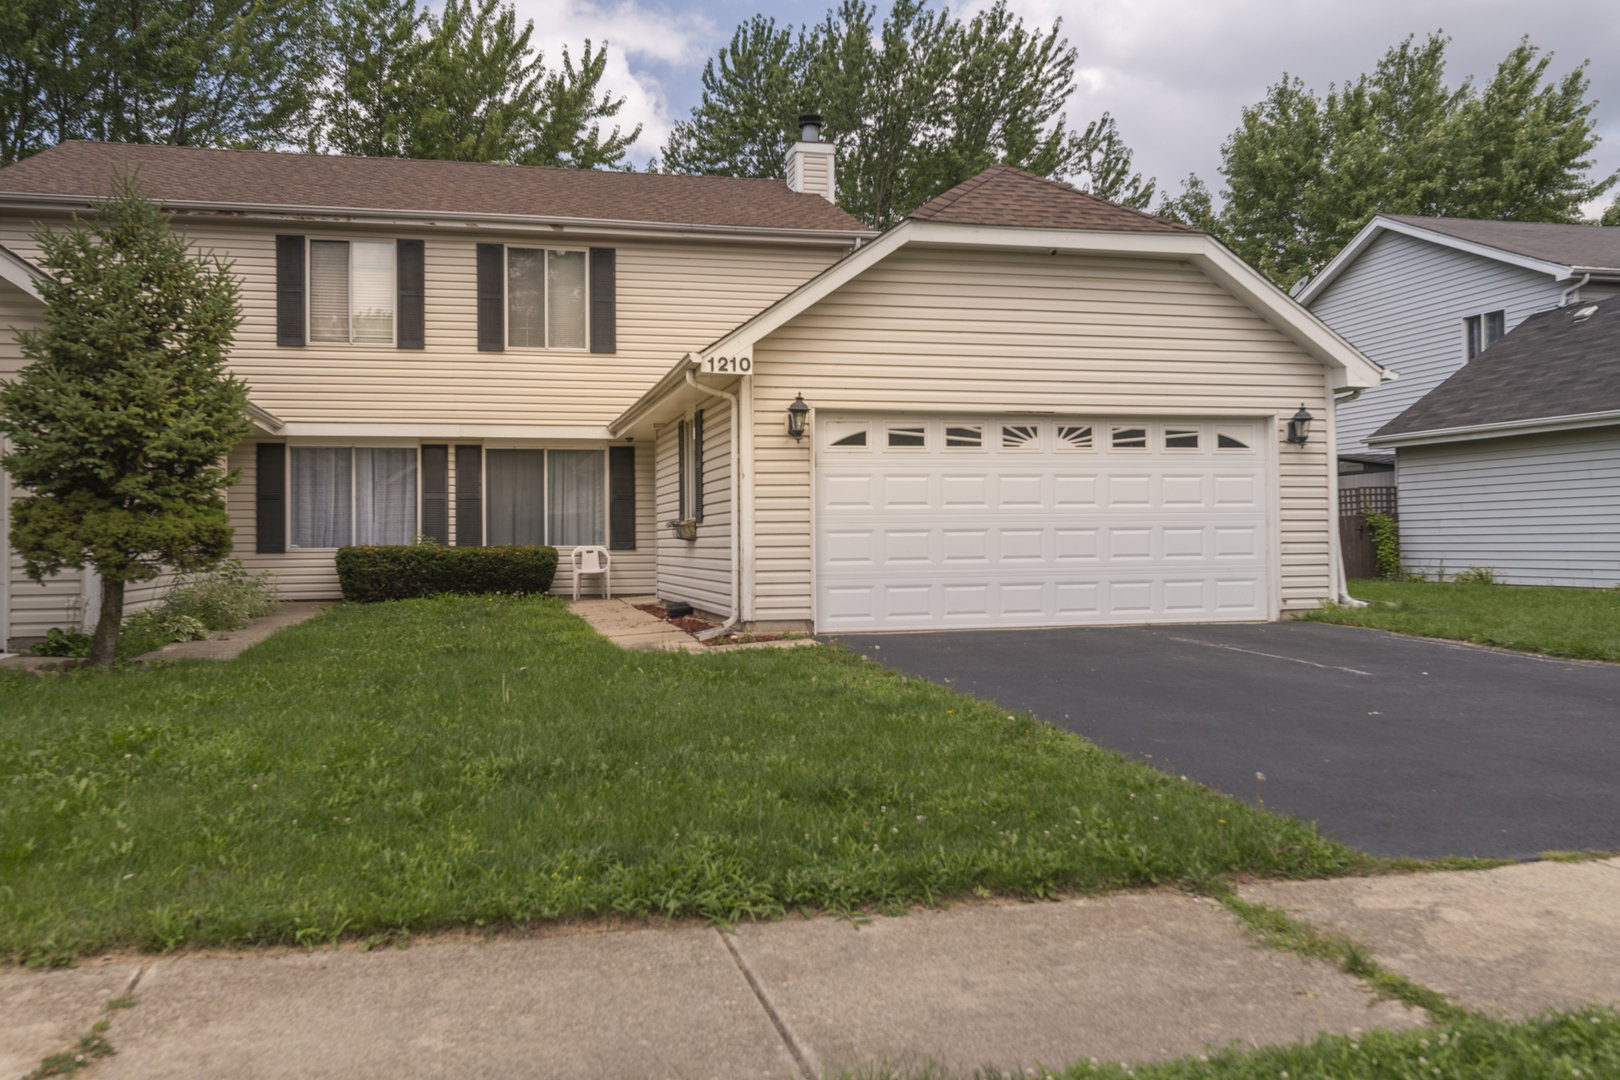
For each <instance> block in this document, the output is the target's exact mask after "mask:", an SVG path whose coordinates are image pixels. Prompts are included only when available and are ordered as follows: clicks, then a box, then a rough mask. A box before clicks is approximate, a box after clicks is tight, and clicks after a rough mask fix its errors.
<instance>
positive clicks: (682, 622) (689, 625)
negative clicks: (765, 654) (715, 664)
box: [636, 604, 781, 646]
mask: <svg viewBox="0 0 1620 1080" xmlns="http://www.w3.org/2000/svg"><path fill="white" fill-rule="evenodd" d="M636 610H637V611H645V612H646V613H647V614H649V615H651V616H652V617H653V618H655V619H662V620H663V621H664V622H667V623H669V624H670V625H671V626H674V627H676V628H677V629H680V630H685V631H686V632H687V633H688V634H691V635H692V636H693V637H696V636H697V635H698V634H701V633H702V632H703V631H705V630H713V629H714V628H715V627H716V626H717V625H719V624H718V623H712V622H709V621H707V620H706V619H699V618H698V617H696V616H695V615H684V616H682V617H681V618H679V619H672V618H670V617H669V613H668V612H667V611H665V610H664V605H662V604H637V605H636ZM780 636H781V635H779V634H757V635H752V636H750V635H747V634H727V635H726V636H725V637H718V638H710V639H709V640H708V641H705V642H703V644H704V645H709V646H714V645H735V644H737V643H738V642H740V641H742V640H743V639H744V638H746V639H747V640H749V641H775V640H776V639H777V638H778V637H780Z"/></svg>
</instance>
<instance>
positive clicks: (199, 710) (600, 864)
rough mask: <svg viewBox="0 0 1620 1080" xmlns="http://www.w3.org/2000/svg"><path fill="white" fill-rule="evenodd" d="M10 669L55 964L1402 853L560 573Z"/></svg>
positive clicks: (16, 930) (36, 925)
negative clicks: (571, 598)
mask: <svg viewBox="0 0 1620 1080" xmlns="http://www.w3.org/2000/svg"><path fill="white" fill-rule="evenodd" d="M0 676H3V678H4V681H0V697H3V698H4V700H5V702H6V706H5V709H4V710H3V712H0V954H6V955H10V956H12V957H14V958H17V959H20V960H23V961H25V962H30V961H31V962H36V963H52V962H65V961H69V960H71V958H72V957H73V956H75V955H79V954H82V953H84V952H86V951H89V950H96V949H106V948H111V947H119V946H135V947H139V948H144V949H151V950H164V949H173V948H176V947H179V946H182V945H220V944H250V943H295V944H301V945H306V946H313V945H315V944H319V943H324V942H330V941H334V940H336V939H338V938H340V937H344V936H360V937H362V938H364V937H372V936H375V935H379V934H383V935H388V934H394V935H399V934H403V933H405V932H408V931H412V930H426V929H431V928H435V927H445V926H452V925H471V926H480V925H491V926H492V925H500V924H511V923H525V922H532V921H539V920H551V919H562V918H569V917H575V916H601V915H615V914H623V915H640V914H649V913H652V914H656V913H666V914H670V915H695V916H701V917H707V918H711V919H721V920H728V921H735V920H738V919H742V918H748V917H774V916H777V915H780V914H781V913H783V912H784V911H787V910H790V909H793V908H796V907H806V908H818V909H833V910H842V911H848V910H851V909H853V908H855V907H858V906H874V907H878V908H888V909H893V908H895V907H898V906H900V905H904V904H906V903H913V902H924V903H926V902H931V901H936V900H939V899H941V898H945V897H950V896H956V895H965V894H968V893H972V892H975V891H979V892H995V893H1001V894H1008V895H1015V896H1023V897H1042V896H1050V895H1053V894H1056V893H1058V892H1060V891H1066V890H1086V889H1104V888H1111V887H1121V886H1138V885H1148V884H1152V883H1155V882H1169V881H1182V882H1193V883H1196V882H1207V881H1213V880H1218V879H1219V878H1220V877H1221V876H1222V875H1224V874H1228V873H1248V874H1253V875H1259V876H1266V877H1308V876H1318V875H1327V874H1336V873H1343V872H1346V871H1350V870H1353V869H1356V868H1358V867H1360V868H1371V867H1373V866H1374V865H1375V862H1374V861H1373V860H1371V859H1369V858H1368V857H1366V856H1362V855H1359V854H1357V853H1356V852H1353V851H1351V850H1350V849H1348V848H1346V847H1344V846H1343V845H1341V844H1338V843H1336V842H1332V841H1329V840H1327V839H1325V838H1324V837H1323V836H1322V835H1321V834H1320V833H1318V832H1317V831H1316V829H1315V828H1313V827H1312V826H1310V825H1308V824H1304V823H1301V822H1299V821H1297V820H1294V819H1292V818H1288V817H1284V816H1281V815H1277V814H1272V813H1269V812H1263V811H1258V810H1256V809H1254V808H1252V807H1250V806H1248V805H1245V804H1243V803H1239V802H1236V801H1235V800H1233V799H1231V798H1229V797H1227V796H1224V795H1220V794H1217V793H1215V792H1211V791H1209V790H1207V789H1205V788H1203V787H1201V786H1200V785H1197V784H1192V783H1186V782H1183V781H1179V780H1176V779H1174V778H1172V777H1169V776H1166V775H1164V774H1162V773H1159V772H1155V771H1153V770H1152V769H1149V768H1147V767H1145V766H1143V765H1140V764H1135V763H1132V762H1129V761H1127V760H1125V759H1124V758H1122V757H1121V756H1119V755H1117V754H1115V753H1112V752H1108V751H1104V750H1102V749H1099V748H1098V747H1096V746H1094V745H1092V744H1089V743H1086V742H1085V741H1083V740H1081V739H1079V738H1077V737H1075V736H1073V735H1069V734H1066V733H1064V732H1062V731H1061V730H1059V729H1057V728H1055V727H1053V726H1051V725H1048V724H1045V723H1042V722H1038V721H1035V720H1033V719H1031V718H1029V717H1027V716H1012V717H1009V716H1008V715H1007V713H1005V712H1003V711H1000V710H998V709H996V708H995V707H994V706H993V705H991V704H988V703H985V702H982V701H979V700H976V699H974V698H971V697H968V696H965V695H962V694H958V693H956V692H954V691H951V690H948V689H945V688H943V687H940V686H937V685H934V684H932V683H928V682H925V681H921V680H917V679H910V678H907V677H905V676H902V675H899V674H896V673H893V672H890V671H887V670H885V669H883V668H881V667H879V666H878V665H876V664H874V663H871V662H870V661H865V660H862V659H861V658H859V657H857V656H853V655H851V654H849V653H846V652H843V651H841V650H837V649H832V648H816V649H791V650H773V649H762V650H745V651H742V652H736V653H726V654H720V655H702V656H688V655H686V654H679V653H677V654H667V653H627V652H624V651H622V650H620V649H618V648H616V647H614V646H613V645H610V644H609V643H608V642H606V641H605V640H603V639H602V638H600V637H599V636H597V635H596V634H595V633H593V632H592V631H591V630H590V629H589V628H588V627H586V626H585V624H584V623H583V622H581V621H580V620H579V619H577V618H575V617H574V616H573V615H572V614H570V613H569V612H568V611H567V609H566V606H565V605H564V604H563V603H562V602H560V601H558V600H554V599H528V600H518V599H510V598H504V599H503V598H442V599H430V600H412V601H403V602H397V603H388V604H374V605H344V606H340V607H338V608H335V609H333V610H331V611H329V612H327V613H326V614H324V615H322V616H321V617H319V618H317V619H314V620H312V621H310V622H307V623H304V624H302V625H300V626H297V627H293V628H291V629H288V630H286V631H283V632H282V633H280V634H278V635H276V636H275V637H273V638H271V639H270V640H269V641H267V642H265V643H263V644H261V645H259V646H256V647H255V648H253V649H251V650H249V651H248V652H246V653H244V654H243V656H242V657H240V658H239V659H237V660H235V661H232V662H229V663H218V662H208V661H190V662H181V663H176V664H172V665H166V666H161V667H158V668H155V669H150V670H117V669H115V670H110V671H109V670H102V669H82V670H76V671H73V672H69V673H65V674H61V675H51V676H47V677H44V678H37V677H28V676H25V675H21V674H11V673H0ZM1223 821H1224V824H1222V822H1223Z"/></svg>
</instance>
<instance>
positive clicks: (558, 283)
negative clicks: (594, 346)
mask: <svg viewBox="0 0 1620 1080" xmlns="http://www.w3.org/2000/svg"><path fill="white" fill-rule="evenodd" d="M547 263H548V267H549V270H548V277H547V281H546V287H547V302H546V318H547V322H548V323H549V324H550V334H549V335H548V338H547V340H548V343H549V345H550V347H551V348H553V349H583V348H584V347H585V317H586V313H585V253H584V252H583V251H552V252H547Z"/></svg>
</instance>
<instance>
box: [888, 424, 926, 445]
mask: <svg viewBox="0 0 1620 1080" xmlns="http://www.w3.org/2000/svg"><path fill="white" fill-rule="evenodd" d="M887 434H888V446H889V449H891V450H925V449H927V448H928V425H926V424H890V425H889V426H888V429H887Z"/></svg>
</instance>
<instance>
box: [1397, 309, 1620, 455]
mask: <svg viewBox="0 0 1620 1080" xmlns="http://www.w3.org/2000/svg"><path fill="white" fill-rule="evenodd" d="M1588 309H1590V310H1591V314H1590V315H1588V316H1587V317H1586V318H1584V319H1577V318H1576V315H1577V314H1578V313H1580V312H1582V311H1587V310H1588ZM1611 410H1620V297H1614V298H1611V299H1608V300H1603V301H1598V302H1595V303H1577V304H1571V305H1569V306H1568V307H1561V308H1554V309H1553V310H1551V311H1542V312H1538V313H1537V314H1535V315H1532V316H1530V317H1529V318H1528V319H1526V320H1524V322H1522V323H1520V324H1519V325H1518V326H1516V327H1514V328H1513V331H1512V332H1511V333H1509V334H1507V335H1506V336H1505V337H1503V338H1502V340H1501V341H1498V342H1497V343H1496V344H1495V345H1492V346H1491V347H1490V348H1488V349H1486V350H1485V351H1484V352H1482V353H1480V354H1479V355H1478V356H1476V357H1474V359H1472V360H1470V361H1469V362H1468V363H1467V364H1465V365H1463V367H1462V368H1461V369H1460V370H1459V371H1457V373H1456V374H1454V375H1452V376H1451V378H1449V379H1447V380H1446V381H1445V382H1443V383H1441V384H1440V385H1439V386H1437V387H1435V388H1434V389H1433V390H1431V391H1429V392H1428V393H1427V394H1426V395H1424V396H1423V397H1422V398H1420V399H1419V400H1418V402H1417V403H1416V404H1415V405H1413V406H1412V407H1411V408H1409V409H1407V410H1406V411H1405V412H1403V413H1401V414H1400V415H1399V416H1397V417H1396V418H1395V419H1393V420H1391V421H1390V422H1389V423H1387V424H1385V425H1384V426H1383V427H1382V428H1380V429H1378V431H1376V432H1374V433H1373V435H1372V436H1371V437H1372V438H1373V439H1383V438H1386V437H1388V436H1395V435H1408V434H1414V433H1417V432H1427V431H1442V430H1449V429H1452V428H1473V427H1481V426H1486V425H1494V424H1511V423H1515V422H1518V421H1524V420H1538V419H1548V418H1552V417H1562V416H1581V415H1585V414H1589V413H1597V412H1608V411H1611Z"/></svg>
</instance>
